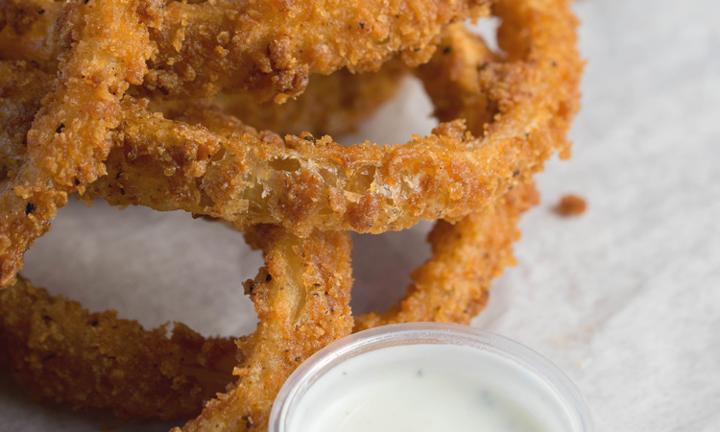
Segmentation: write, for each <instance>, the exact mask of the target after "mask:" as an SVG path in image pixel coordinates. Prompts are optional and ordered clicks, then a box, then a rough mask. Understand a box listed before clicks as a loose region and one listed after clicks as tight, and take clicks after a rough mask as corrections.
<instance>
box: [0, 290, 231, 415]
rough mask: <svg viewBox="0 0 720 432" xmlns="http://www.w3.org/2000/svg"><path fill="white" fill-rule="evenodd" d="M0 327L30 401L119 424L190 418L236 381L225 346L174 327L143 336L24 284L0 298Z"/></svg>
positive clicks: (108, 315)
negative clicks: (87, 411) (95, 411)
mask: <svg viewBox="0 0 720 432" xmlns="http://www.w3.org/2000/svg"><path fill="white" fill-rule="evenodd" d="M0 319H1V321H2V322H1V323H0V324H2V327H0V339H3V342H4V343H5V344H6V346H7V353H8V355H9V357H10V358H11V367H10V369H9V370H11V371H12V374H13V377H14V378H15V380H16V381H17V382H18V383H19V384H20V385H21V386H22V387H23V388H25V390H26V391H27V392H28V394H29V395H30V396H31V397H32V398H34V399H37V400H48V401H52V402H66V403H69V404H71V405H72V406H73V407H74V408H76V409H77V408H107V409H110V410H112V411H113V412H114V413H115V414H116V415H118V416H119V417H121V418H159V419H163V420H170V419H175V418H183V419H185V418H190V417H193V416H195V415H197V414H198V413H199V412H200V410H201V408H202V404H203V402H204V401H206V400H208V399H211V398H213V397H214V396H215V394H216V393H218V392H222V391H224V390H225V387H226V386H227V385H228V384H230V383H231V382H233V381H234V379H233V376H232V370H233V367H234V366H235V365H237V364H238V363H239V362H240V361H242V353H241V352H239V351H238V349H237V347H236V346H235V343H234V342H233V341H232V340H230V339H219V338H208V339H206V338H203V337H202V336H200V335H199V334H197V333H195V332H194V331H192V330H190V329H189V328H188V327H187V326H185V325H184V324H179V323H177V324H175V325H174V326H168V325H163V326H160V327H158V328H156V329H154V330H144V329H143V328H142V327H141V326H140V324H138V323H137V322H136V321H130V320H123V319H118V318H117V312H115V311H105V312H98V313H89V312H88V311H87V310H85V309H83V308H82V306H81V305H80V304H79V303H77V302H74V301H69V300H67V299H65V298H64V297H62V296H51V295H50V294H48V292H47V291H46V290H45V289H43V288H35V287H34V286H33V285H32V283H30V282H29V281H27V280H25V279H22V278H19V279H18V282H17V283H16V284H15V286H13V287H11V288H8V289H7V290H4V291H2V292H0ZM169 328H172V332H171V335H170V336H168V330H169Z"/></svg>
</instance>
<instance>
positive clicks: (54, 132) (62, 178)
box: [0, 0, 162, 286]
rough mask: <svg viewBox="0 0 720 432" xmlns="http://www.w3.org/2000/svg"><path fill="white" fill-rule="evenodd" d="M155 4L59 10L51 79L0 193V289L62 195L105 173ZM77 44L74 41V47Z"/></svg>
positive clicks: (130, 0) (106, 3)
mask: <svg viewBox="0 0 720 432" xmlns="http://www.w3.org/2000/svg"><path fill="white" fill-rule="evenodd" d="M161 6H162V4H161V2H160V0H147V1H143V0H123V1H114V0H112V1H111V0H93V1H92V2H87V3H86V2H85V1H84V0H74V1H72V2H69V3H67V4H66V6H65V8H64V9H63V17H62V18H61V19H62V22H63V27H62V29H61V30H60V39H61V40H63V41H65V43H67V44H68V45H69V46H70V45H71V46H72V48H71V49H69V50H68V51H67V53H64V54H63V55H61V58H60V70H61V72H62V73H60V74H59V75H58V77H59V79H58V81H57V82H56V83H55V84H54V86H53V87H54V88H53V90H52V91H51V92H50V93H49V94H48V95H47V96H46V97H45V99H44V100H43V107H42V108H41V109H40V111H39V112H38V114H37V116H36V118H35V121H34V122H33V127H32V129H31V130H30V131H29V132H28V134H27V143H28V153H27V157H26V162H25V163H24V164H23V167H22V169H21V170H20V171H19V172H18V175H17V176H15V177H14V178H12V179H11V180H10V181H9V182H8V183H9V184H8V185H6V186H5V188H4V189H3V190H2V196H0V260H1V261H2V262H1V263H0V271H1V272H2V275H1V276H0V284H2V285H4V286H6V285H8V284H11V283H12V282H13V281H14V279H15V275H16V274H17V271H18V270H19V269H20V267H22V256H23V254H24V253H25V250H27V248H28V247H29V246H30V245H32V242H33V241H34V239H35V238H37V237H39V236H41V235H42V234H44V233H45V232H47V231H48V230H49V229H50V223H49V220H50V219H52V218H53V217H55V214H56V212H57V209H58V208H59V207H62V206H64V205H65V204H66V203H67V198H68V196H69V195H70V194H72V193H74V192H76V191H82V190H83V188H84V186H85V185H87V184H89V183H92V182H93V181H95V180H96V179H97V178H98V176H101V175H103V174H105V168H104V166H103V164H102V160H104V159H105V158H106V157H107V153H108V151H109V150H110V147H111V145H112V142H113V141H112V139H111V133H110V131H111V130H112V129H113V128H115V127H117V126H118V125H119V124H120V99H121V98H122V96H123V94H124V92H125V90H126V89H127V87H128V85H129V84H130V83H136V84H139V83H140V82H142V78H143V76H144V73H145V70H146V64H145V62H146V60H147V59H148V58H149V57H150V56H151V55H152V53H153V49H152V47H151V45H150V44H149V40H148V25H154V23H155V22H156V18H155V17H154V15H157V14H158V12H159V10H160V8H161ZM80 41H82V43H80Z"/></svg>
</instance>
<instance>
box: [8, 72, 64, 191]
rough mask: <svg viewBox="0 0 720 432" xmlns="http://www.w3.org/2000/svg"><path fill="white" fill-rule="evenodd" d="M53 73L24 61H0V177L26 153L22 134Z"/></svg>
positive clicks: (38, 104) (14, 169)
mask: <svg viewBox="0 0 720 432" xmlns="http://www.w3.org/2000/svg"><path fill="white" fill-rule="evenodd" d="M52 83H53V77H51V76H48V75H47V74H45V73H43V72H41V71H39V70H37V69H35V68H33V67H31V66H29V65H27V63H26V62H24V61H2V62H0V124H1V125H2V128H0V164H2V170H1V171H0V172H1V173H2V177H3V178H4V177H5V176H6V175H8V174H10V176H12V175H14V174H15V171H17V169H18V168H19V167H20V166H21V165H22V163H23V162H24V160H25V154H26V153H27V142H26V136H27V132H28V130H29V129H30V125H31V124H32V121H33V119H34V118H35V114H36V113H37V112H38V110H39V109H40V106H41V103H40V102H41V101H42V98H43V97H44V96H45V95H46V94H47V93H48V92H49V91H50V88H51V86H52Z"/></svg>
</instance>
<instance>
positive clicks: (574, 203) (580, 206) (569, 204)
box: [554, 194, 587, 217]
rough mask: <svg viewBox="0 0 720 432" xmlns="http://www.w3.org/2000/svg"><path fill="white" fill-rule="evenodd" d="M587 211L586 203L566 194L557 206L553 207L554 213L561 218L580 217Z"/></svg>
mask: <svg viewBox="0 0 720 432" xmlns="http://www.w3.org/2000/svg"><path fill="white" fill-rule="evenodd" d="M586 209H587V202H585V200H584V199H583V198H581V197H579V196H577V195H572V194H568V195H565V196H564V197H562V199H561V200H560V202H559V203H558V205H557V206H555V209H554V210H555V213H557V214H559V215H561V216H567V217H569V216H580V215H581V214H583V213H585V210H586Z"/></svg>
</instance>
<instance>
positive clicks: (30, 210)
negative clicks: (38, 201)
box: [25, 203, 35, 215]
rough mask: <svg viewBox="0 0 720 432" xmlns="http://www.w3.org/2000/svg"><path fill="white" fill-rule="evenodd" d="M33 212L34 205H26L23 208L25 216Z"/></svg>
mask: <svg viewBox="0 0 720 432" xmlns="http://www.w3.org/2000/svg"><path fill="white" fill-rule="evenodd" d="M34 211H35V204H33V203H27V205H26V206H25V214H26V215H29V214H30V213H32V212H34Z"/></svg>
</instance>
